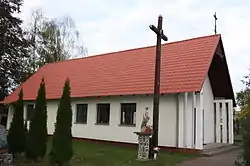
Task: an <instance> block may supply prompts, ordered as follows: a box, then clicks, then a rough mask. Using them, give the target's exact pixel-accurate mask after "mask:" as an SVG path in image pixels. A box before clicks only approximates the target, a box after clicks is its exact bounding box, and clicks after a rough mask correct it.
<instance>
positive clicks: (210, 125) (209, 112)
mask: <svg viewBox="0 0 250 166" xmlns="http://www.w3.org/2000/svg"><path fill="white" fill-rule="evenodd" d="M203 108H204V143H213V142H215V131H214V130H215V121H214V97H213V92H212V88H211V84H210V81H209V77H208V76H206V79H205V81H204V85H203Z"/></svg>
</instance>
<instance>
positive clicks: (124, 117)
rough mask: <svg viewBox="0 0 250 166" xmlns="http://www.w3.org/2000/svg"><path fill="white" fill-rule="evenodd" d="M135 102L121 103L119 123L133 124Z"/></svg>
mask: <svg viewBox="0 0 250 166" xmlns="http://www.w3.org/2000/svg"><path fill="white" fill-rule="evenodd" d="M135 114H136V103H122V104H121V124H123V125H135Z"/></svg>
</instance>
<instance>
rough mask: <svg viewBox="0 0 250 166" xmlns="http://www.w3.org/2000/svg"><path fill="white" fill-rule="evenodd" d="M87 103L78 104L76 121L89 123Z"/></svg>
mask: <svg viewBox="0 0 250 166" xmlns="http://www.w3.org/2000/svg"><path fill="white" fill-rule="evenodd" d="M87 110H88V105H87V104H77V105H76V123H87Z"/></svg>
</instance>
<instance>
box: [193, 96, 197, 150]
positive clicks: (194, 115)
mask: <svg viewBox="0 0 250 166" xmlns="http://www.w3.org/2000/svg"><path fill="white" fill-rule="evenodd" d="M192 96H193V98H192V101H193V104H192V146H193V148H195V136H196V94H195V93H192Z"/></svg>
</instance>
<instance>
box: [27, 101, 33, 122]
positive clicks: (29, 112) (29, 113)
mask: <svg viewBox="0 0 250 166" xmlns="http://www.w3.org/2000/svg"><path fill="white" fill-rule="evenodd" d="M33 113H34V105H33V104H28V105H27V108H26V120H28V121H30V120H31V118H32V116H33Z"/></svg>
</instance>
